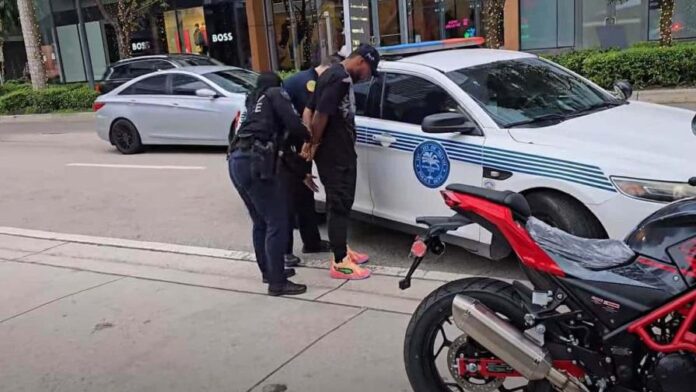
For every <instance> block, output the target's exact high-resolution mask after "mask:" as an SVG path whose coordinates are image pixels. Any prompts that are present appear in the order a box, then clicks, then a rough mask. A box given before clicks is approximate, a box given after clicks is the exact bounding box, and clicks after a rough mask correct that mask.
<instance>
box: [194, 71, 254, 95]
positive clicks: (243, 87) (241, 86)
mask: <svg viewBox="0 0 696 392" xmlns="http://www.w3.org/2000/svg"><path fill="white" fill-rule="evenodd" d="M204 76H205V77H206V78H208V79H210V80H211V81H213V82H215V83H216V84H217V85H218V86H220V87H222V88H224V89H225V90H227V91H229V92H231V93H241V94H244V93H246V92H248V91H249V90H251V89H253V88H254V86H255V85H256V78H257V77H258V74H256V73H255V72H251V71H247V70H244V69H230V70H226V71H218V72H211V73H207V74H205V75H204Z"/></svg>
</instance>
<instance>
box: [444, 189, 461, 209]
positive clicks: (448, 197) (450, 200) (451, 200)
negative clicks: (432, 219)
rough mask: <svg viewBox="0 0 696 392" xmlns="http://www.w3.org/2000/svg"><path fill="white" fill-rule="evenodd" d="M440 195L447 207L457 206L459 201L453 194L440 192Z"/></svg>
mask: <svg viewBox="0 0 696 392" xmlns="http://www.w3.org/2000/svg"><path fill="white" fill-rule="evenodd" d="M440 194H442V198H443V199H445V204H447V207H450V208H453V207H456V206H458V205H459V201H458V200H457V198H456V197H455V195H454V192H450V191H442V192H440Z"/></svg>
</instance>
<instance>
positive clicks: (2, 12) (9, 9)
mask: <svg viewBox="0 0 696 392" xmlns="http://www.w3.org/2000/svg"><path fill="white" fill-rule="evenodd" d="M18 19H19V17H18V16H17V3H16V2H15V1H13V0H0V84H3V83H5V56H4V53H5V52H4V51H5V35H6V34H7V31H9V30H12V29H14V28H15V27H17V25H18V24H19V20H18Z"/></svg>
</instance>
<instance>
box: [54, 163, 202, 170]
mask: <svg viewBox="0 0 696 392" xmlns="http://www.w3.org/2000/svg"><path fill="white" fill-rule="evenodd" d="M65 166H70V167H108V168H115V169H153V170H205V169H206V167H205V166H167V165H118V164H108V163H68V164H66V165H65Z"/></svg>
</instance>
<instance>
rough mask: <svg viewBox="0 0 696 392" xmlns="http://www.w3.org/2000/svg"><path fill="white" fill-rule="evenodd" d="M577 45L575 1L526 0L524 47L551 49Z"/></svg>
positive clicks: (522, 32) (522, 20) (522, 21)
mask: <svg viewBox="0 0 696 392" xmlns="http://www.w3.org/2000/svg"><path fill="white" fill-rule="evenodd" d="M574 45H575V1H574V0H522V1H521V2H520V46H521V48H522V49H549V48H562V47H570V46H574Z"/></svg>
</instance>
